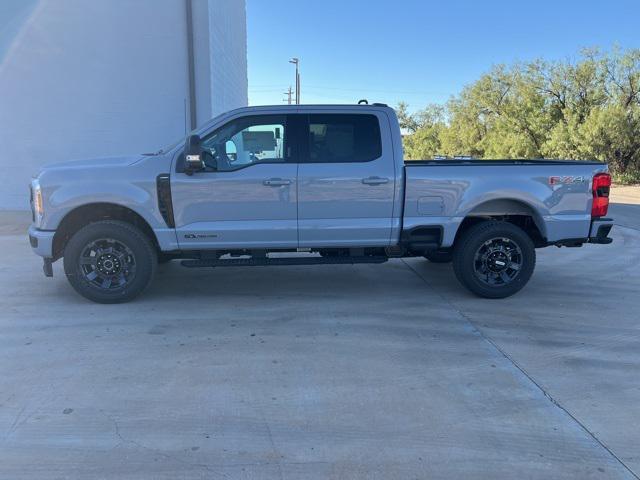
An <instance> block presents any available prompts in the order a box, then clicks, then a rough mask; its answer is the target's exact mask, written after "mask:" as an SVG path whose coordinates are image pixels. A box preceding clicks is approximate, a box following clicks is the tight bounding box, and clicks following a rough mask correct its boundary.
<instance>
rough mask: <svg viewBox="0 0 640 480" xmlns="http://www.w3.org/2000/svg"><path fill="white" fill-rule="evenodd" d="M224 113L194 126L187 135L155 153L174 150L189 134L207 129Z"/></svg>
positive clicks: (160, 153) (159, 153)
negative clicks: (196, 126)
mask: <svg viewBox="0 0 640 480" xmlns="http://www.w3.org/2000/svg"><path fill="white" fill-rule="evenodd" d="M223 115H225V114H224V113H221V114H220V115H217V116H215V117H213V118H212V119H211V120H209V121H208V122H207V123H205V124H204V125H201V126H199V127H198V128H194V129H193V130H191V131H190V132H189V133H187V134H186V135H183V136H181V137H180V138H179V139H178V140H176V141H175V142H173V143H171V144H169V145H167V146H166V147H162V148H161V149H160V150H158V151H157V152H155V153H154V154H153V155H162V154H163V153H167V152H170V151H171V150H173V149H174V148H176V147H177V146H178V145H180V144H181V143H183V142H184V140H185V138H187V137H188V136H189V135H194V134H196V133H198V132H201V131H202V130H203V129H206V128H207V127H208V126H209V125H211V124H213V123H216V122H217V121H218V119H219V118H221V117H222V116H223Z"/></svg>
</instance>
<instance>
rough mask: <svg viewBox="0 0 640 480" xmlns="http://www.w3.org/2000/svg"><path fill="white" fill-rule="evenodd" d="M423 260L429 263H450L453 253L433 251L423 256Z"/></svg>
mask: <svg viewBox="0 0 640 480" xmlns="http://www.w3.org/2000/svg"><path fill="white" fill-rule="evenodd" d="M424 258H426V259H427V260H429V261H430V262H431V263H451V261H452V260H453V253H452V252H447V251H441V250H434V251H432V252H427V253H425V254H424Z"/></svg>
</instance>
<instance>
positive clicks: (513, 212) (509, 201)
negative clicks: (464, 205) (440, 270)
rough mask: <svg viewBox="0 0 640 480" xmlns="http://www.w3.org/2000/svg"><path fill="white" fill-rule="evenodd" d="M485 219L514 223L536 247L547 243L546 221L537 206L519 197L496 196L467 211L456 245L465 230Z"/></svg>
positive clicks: (459, 229)
mask: <svg viewBox="0 0 640 480" xmlns="http://www.w3.org/2000/svg"><path fill="white" fill-rule="evenodd" d="M483 220H502V221H506V222H509V223H513V224H514V225H517V226H518V227H520V228H522V229H523V230H524V231H525V232H526V233H527V234H528V235H529V237H530V238H531V240H532V241H533V242H534V245H536V247H538V246H543V245H545V244H546V238H547V231H546V226H545V222H544V220H543V218H542V216H541V215H540V213H539V212H538V211H537V210H536V208H535V207H533V206H532V205H531V204H529V203H527V202H525V201H522V200H518V199H513V198H495V199H491V200H487V201H485V202H482V203H479V204H478V205H476V206H474V207H473V208H472V209H471V210H469V211H468V212H467V214H466V215H465V217H464V219H463V220H462V222H461V223H460V225H459V227H458V229H457V231H456V234H455V240H454V245H455V242H456V241H457V240H458V238H459V237H460V235H461V234H462V233H464V231H466V230H467V229H468V228H470V227H472V226H473V225H476V224H478V223H479V222H481V221H483Z"/></svg>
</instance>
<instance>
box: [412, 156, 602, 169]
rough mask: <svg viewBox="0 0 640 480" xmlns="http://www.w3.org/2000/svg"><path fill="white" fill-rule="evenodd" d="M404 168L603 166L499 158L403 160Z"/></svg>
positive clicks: (574, 161)
mask: <svg viewBox="0 0 640 480" xmlns="http://www.w3.org/2000/svg"><path fill="white" fill-rule="evenodd" d="M404 165H405V166H406V167H427V166H429V167H433V166H444V165H446V166H451V165H477V166H488V165H494V166H495V165H604V164H603V163H602V162H599V161H597V160H550V159H545V158H535V159H527V158H523V159H518V158H504V159H503V158H499V159H487V160H482V159H477V158H474V159H455V158H452V159H442V160H435V159H431V160H405V162H404Z"/></svg>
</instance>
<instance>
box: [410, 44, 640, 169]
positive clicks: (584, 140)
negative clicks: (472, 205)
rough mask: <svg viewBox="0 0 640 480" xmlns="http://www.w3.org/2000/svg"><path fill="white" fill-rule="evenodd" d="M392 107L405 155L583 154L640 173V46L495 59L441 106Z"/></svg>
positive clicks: (505, 155) (508, 155)
mask: <svg viewBox="0 0 640 480" xmlns="http://www.w3.org/2000/svg"><path fill="white" fill-rule="evenodd" d="M398 111H399V117H400V123H401V126H402V128H403V132H405V133H406V134H407V135H406V136H405V137H404V145H405V152H406V154H407V156H408V157H409V158H425V157H430V156H433V155H435V154H446V155H450V156H456V155H465V156H466V155H471V156H474V157H478V158H498V157H504V158H509V157H510V158H515V157H518V158H534V157H544V158H567V159H572V158H575V159H581V158H589V159H598V160H602V161H606V162H608V163H609V164H610V166H611V168H612V170H613V172H614V173H616V174H619V175H626V176H627V177H631V176H633V175H638V176H639V178H640V49H632V50H627V51H622V50H620V49H614V50H613V51H611V52H609V53H602V52H601V51H599V50H596V49H591V50H584V51H583V52H582V53H581V54H580V56H579V58H578V60H577V61H574V62H571V61H564V62H547V61H544V60H536V61H534V62H528V63H517V64H514V65H511V66H505V65H498V66H495V67H493V68H492V69H491V70H490V71H489V72H488V73H486V74H484V75H482V76H481V77H480V78H479V79H478V80H477V81H476V82H474V83H472V84H471V85H468V86H466V87H465V88H464V89H463V90H462V91H461V92H460V93H459V94H458V95H456V96H454V97H452V98H451V99H450V100H449V102H447V104H446V105H443V106H437V105H430V106H428V107H427V108H425V109H424V110H420V111H418V112H416V113H415V114H409V113H408V106H407V104H405V103H401V104H400V105H399V106H398Z"/></svg>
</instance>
